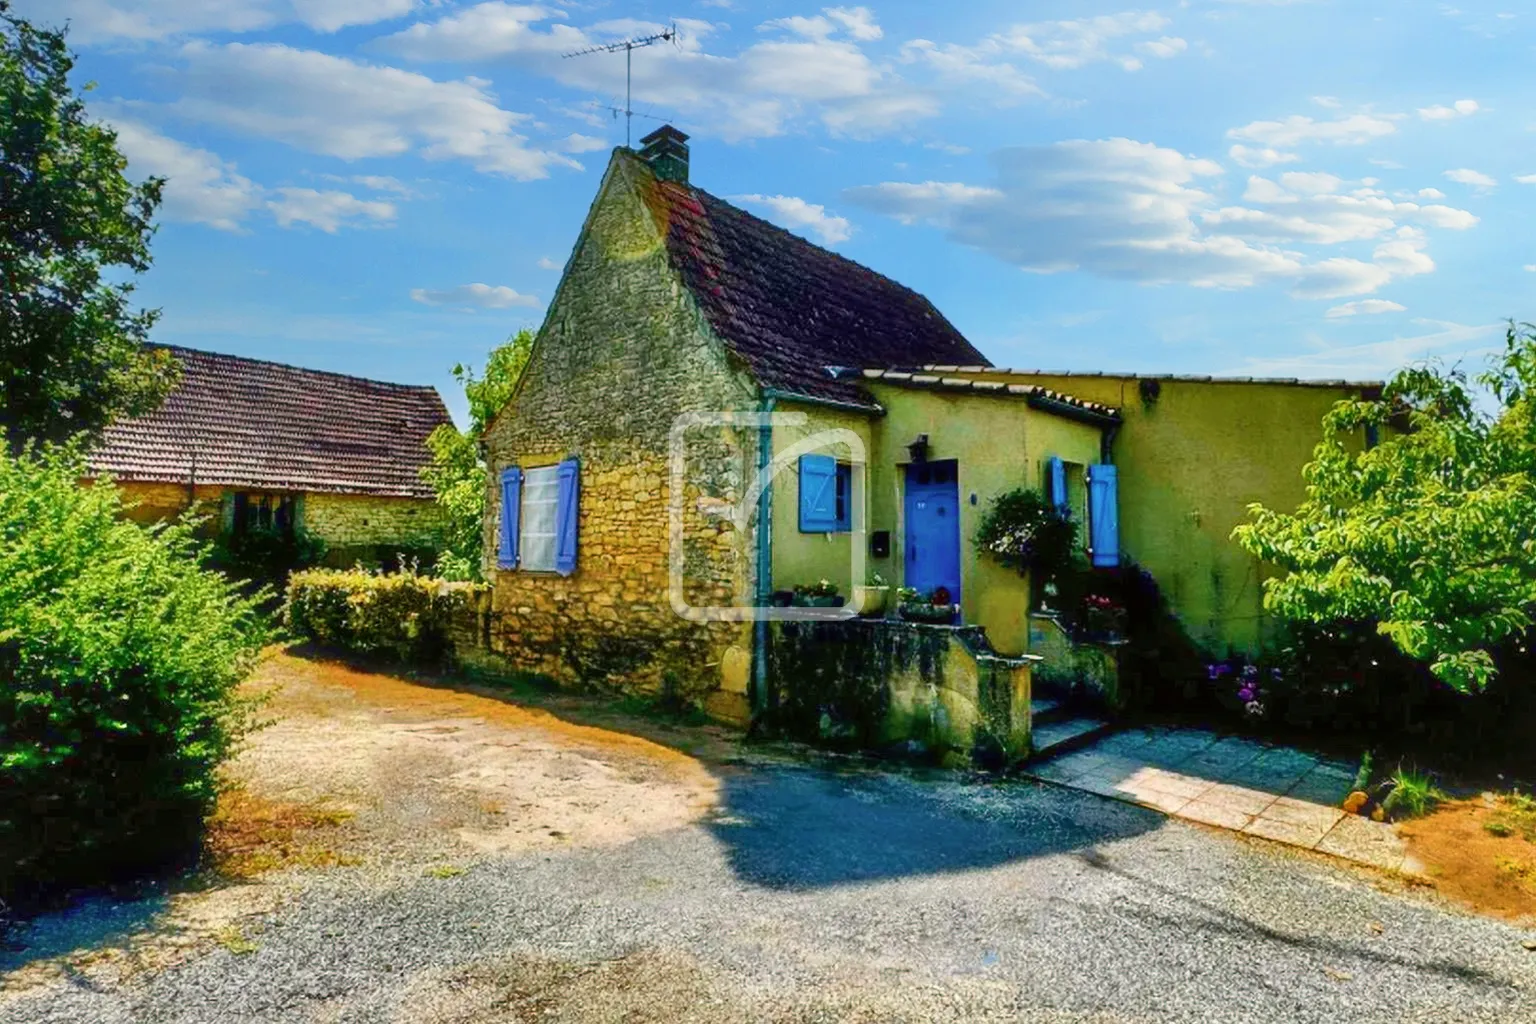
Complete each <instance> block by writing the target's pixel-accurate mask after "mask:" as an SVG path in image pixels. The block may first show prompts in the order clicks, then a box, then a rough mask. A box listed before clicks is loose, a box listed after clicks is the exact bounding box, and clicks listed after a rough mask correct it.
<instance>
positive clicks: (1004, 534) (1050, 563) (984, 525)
mask: <svg viewBox="0 0 1536 1024" xmlns="http://www.w3.org/2000/svg"><path fill="white" fill-rule="evenodd" d="M976 546H977V548H978V549H980V550H981V551H983V552H985V553H986V554H988V555H991V556H992V557H993V558H995V559H996V560H997V561H998V562H999V563H1001V564H1002V565H1006V566H1008V567H1009V568H1011V569H1015V570H1017V571H1018V572H1020V573H1026V572H1032V571H1033V572H1038V573H1040V575H1041V576H1042V577H1044V578H1045V579H1051V578H1054V577H1055V576H1057V575H1059V574H1061V573H1062V572H1063V571H1064V570H1066V569H1067V568H1069V567H1070V566H1071V565H1072V562H1073V559H1074V555H1075V553H1076V551H1077V524H1076V523H1074V522H1073V521H1072V520H1071V519H1070V518H1069V517H1068V516H1066V515H1064V514H1063V513H1062V511H1061V510H1060V509H1059V508H1057V507H1056V506H1055V505H1054V504H1052V503H1051V502H1049V501H1047V500H1046V499H1045V497H1044V496H1043V495H1041V494H1040V492H1038V491H1032V490H1028V489H1026V488H1019V489H1017V490H1012V491H1008V492H1007V493H1006V494H1000V495H998V496H997V498H996V499H995V500H994V501H993V502H992V507H991V508H989V509H988V510H987V513H986V515H985V516H983V517H982V520H981V526H980V527H979V528H978V529H977V531H976Z"/></svg>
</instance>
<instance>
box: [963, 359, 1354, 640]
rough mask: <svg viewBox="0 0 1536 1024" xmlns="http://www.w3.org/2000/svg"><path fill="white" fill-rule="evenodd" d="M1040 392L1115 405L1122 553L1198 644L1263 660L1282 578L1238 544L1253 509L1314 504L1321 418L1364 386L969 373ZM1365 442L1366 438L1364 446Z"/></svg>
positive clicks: (980, 377) (1115, 447)
mask: <svg viewBox="0 0 1536 1024" xmlns="http://www.w3.org/2000/svg"><path fill="white" fill-rule="evenodd" d="M963 376H967V377H971V378H974V379H990V380H1007V381H1011V382H1022V383H1037V384H1041V385H1043V386H1045V387H1048V388H1051V389H1053V390H1057V391H1061V392H1064V393H1066V394H1069V395H1072V396H1074V397H1076V398H1081V399H1087V400H1089V401H1094V402H1102V403H1104V404H1106V405H1111V406H1114V407H1116V408H1118V409H1120V411H1121V415H1122V416H1123V417H1124V421H1125V422H1124V425H1123V426H1122V428H1121V430H1120V432H1119V434H1118V436H1117V437H1116V439H1115V441H1114V447H1113V461H1114V462H1115V463H1116V464H1117V465H1118V466H1119V475H1120V538H1121V548H1122V550H1123V551H1124V552H1125V553H1126V554H1127V555H1129V556H1130V557H1131V558H1133V559H1135V560H1136V561H1137V562H1138V563H1140V564H1141V566H1142V567H1143V568H1145V569H1146V570H1147V571H1148V572H1150V573H1151V574H1152V575H1153V577H1154V578H1155V579H1156V580H1157V582H1158V585H1159V586H1160V587H1161V589H1162V591H1163V593H1164V594H1165V595H1167V597H1168V599H1169V602H1170V604H1171V605H1172V607H1173V609H1174V611H1175V612H1176V613H1177V614H1178V615H1179V617H1180V619H1181V620H1182V621H1183V623H1184V625H1185V628H1186V629H1188V630H1189V632H1190V635H1191V636H1192V637H1193V638H1194V639H1196V640H1197V641H1199V642H1201V643H1202V644H1204V645H1206V646H1207V647H1210V648H1211V649H1213V651H1216V652H1221V651H1223V650H1224V649H1225V648H1229V647H1230V648H1233V649H1236V650H1240V651H1249V652H1252V651H1255V650H1257V649H1258V648H1260V647H1261V646H1262V645H1263V643H1264V642H1265V640H1266V639H1267V638H1269V637H1270V636H1271V635H1272V629H1273V623H1272V622H1271V621H1270V620H1269V619H1268V617H1267V616H1266V615H1265V613H1264V609H1263V606H1262V598H1263V593H1262V581H1263V580H1264V578H1265V577H1266V576H1267V575H1270V574H1272V570H1271V569H1269V568H1268V567H1266V566H1264V565H1262V564H1261V563H1259V562H1258V561H1257V560H1256V559H1254V558H1252V557H1250V556H1249V555H1247V554H1246V553H1245V552H1243V551H1242V550H1241V549H1240V548H1238V546H1237V545H1236V544H1235V543H1233V541H1232V539H1231V538H1232V529H1233V527H1235V526H1237V525H1238V524H1239V523H1241V522H1244V521H1245V520H1246V518H1247V507H1248V505H1249V504H1250V503H1251V502H1262V503H1263V504H1265V505H1268V506H1270V507H1272V508H1281V509H1292V508H1295V507H1296V505H1297V504H1298V503H1299V502H1300V501H1302V500H1303V499H1304V497H1305V489H1304V485H1303V482H1302V479H1301V469H1302V467H1303V466H1304V465H1305V464H1306V463H1307V462H1308V461H1310V460H1311V458H1312V451H1313V449H1314V448H1315V447H1316V445H1317V443H1318V442H1319V441H1320V440H1321V439H1322V418H1323V414H1324V413H1326V412H1327V411H1328V410H1329V409H1330V408H1332V407H1333V405H1334V403H1335V402H1338V401H1340V400H1342V399H1345V398H1353V397H1358V396H1359V394H1360V387H1359V386H1353V387H1351V386H1344V385H1340V386H1319V385H1302V384H1285V383H1268V382H1245V381H1189V380H1176V379H1167V378H1162V379H1158V380H1157V394H1156V397H1155V398H1154V399H1151V400H1143V398H1142V389H1141V387H1140V379H1139V378H1136V377H1101V376H1091V375H1085V376H1078V375H1051V374H1001V373H990V374H989V373H967V374H964V375H963ZM1357 443H1359V444H1363V443H1364V437H1363V435H1362V437H1361V438H1359V439H1358V442H1357Z"/></svg>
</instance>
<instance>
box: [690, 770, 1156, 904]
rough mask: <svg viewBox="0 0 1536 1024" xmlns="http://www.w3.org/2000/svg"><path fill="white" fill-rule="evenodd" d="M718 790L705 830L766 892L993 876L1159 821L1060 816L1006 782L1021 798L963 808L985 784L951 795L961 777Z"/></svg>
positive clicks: (813, 775) (751, 779)
mask: <svg viewBox="0 0 1536 1024" xmlns="http://www.w3.org/2000/svg"><path fill="white" fill-rule="evenodd" d="M720 782H721V801H720V803H721V806H720V812H719V814H718V815H716V816H715V818H714V820H712V821H711V822H710V823H709V825H708V827H709V829H710V831H711V832H712V833H713V834H714V835H715V836H716V838H718V839H719V840H720V842H721V843H722V845H723V846H724V847H725V851H726V856H727V858H728V859H729V861H730V864H731V867H732V869H733V870H734V871H735V873H736V874H737V876H738V877H740V878H741V879H742V880H744V881H747V882H751V883H753V884H755V885H761V886H766V887H769V888H775V889H813V888H820V887H825V886H837V885H848V884H854V883H859V882H872V881H879V880H882V879H893V878H903V877H908V876H916V875H934V874H949V873H953V872H959V871H969V870H973V869H977V868H987V867H993V866H996V865H999V864H1004V863H1008V862H1012V861H1018V860H1023V859H1026V858H1029V857H1040V856H1046V855H1049V854H1056V853H1066V852H1071V851H1074V850H1082V849H1085V848H1088V847H1093V846H1096V845H1098V844H1100V843H1108V842H1114V841H1115V840H1117V839H1124V838H1128V837H1130V836H1134V835H1139V834H1141V833H1143V832H1148V831H1152V830H1154V829H1156V828H1159V827H1160V826H1161V825H1162V824H1163V821H1164V818H1163V817H1162V815H1160V814H1155V813H1153V812H1151V811H1144V810H1142V809H1140V808H1133V807H1125V806H1120V805H1107V806H1105V807H1104V808H1103V809H1102V813H1100V812H1099V809H1098V808H1096V807H1094V808H1091V811H1092V813H1090V814H1085V815H1078V816H1075V817H1063V816H1062V815H1060V814H1052V813H1049V812H1047V811H1045V810H1043V809H1042V808H1040V807H1039V806H1038V801H1037V800H1033V799H1028V798H1027V796H1028V794H1030V793H1031V791H1033V792H1035V793H1038V792H1039V791H1038V790H1036V789H1035V788H1034V787H1033V786H1028V787H1027V788H1026V787H1025V786H1020V785H1018V784H1013V783H998V784H997V785H999V786H1003V787H1006V790H1011V791H1013V793H1015V794H1017V795H1018V797H1019V799H1010V798H1008V797H1002V798H1001V799H985V798H986V797H988V796H992V795H993V794H986V793H977V794H976V797H977V799H975V800H969V799H966V798H965V797H964V796H961V795H959V794H964V793H965V792H966V791H967V790H970V789H973V788H975V789H983V788H985V787H987V786H989V785H991V784H989V783H980V784H978V785H977V786H975V787H971V786H959V785H957V784H956V783H957V782H958V779H955V778H950V779H945V778H942V777H936V778H933V779H930V780H929V784H926V785H925V784H924V782H923V780H922V779H920V778H914V777H912V776H910V775H907V774H903V773H899V772H898V773H894V774H892V775H891V776H889V777H886V778H882V777H880V776H878V775H876V776H873V777H871V776H868V775H865V776H854V777H849V776H846V775H839V774H836V773H833V772H829V771H826V770H817V769H815V768H809V767H808V768H770V769H761V770H757V771H746V772H741V773H730V774H726V775H723V776H722V777H721V779H720ZM957 791H958V793H957ZM997 795H998V796H1001V794H997ZM1000 805H1001V807H1002V809H1001V810H999V807H1000ZM984 808H987V809H986V810H984Z"/></svg>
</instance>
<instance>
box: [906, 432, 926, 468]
mask: <svg viewBox="0 0 1536 1024" xmlns="http://www.w3.org/2000/svg"><path fill="white" fill-rule="evenodd" d="M907 451H909V452H911V453H912V461H913V462H927V461H928V435H927V434H918V435H917V440H916V441H913V442H912V443H911V444H909V445H907Z"/></svg>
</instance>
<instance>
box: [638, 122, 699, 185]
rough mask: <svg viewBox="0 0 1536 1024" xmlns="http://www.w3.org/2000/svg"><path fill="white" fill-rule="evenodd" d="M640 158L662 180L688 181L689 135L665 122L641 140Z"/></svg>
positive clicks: (684, 182) (685, 182)
mask: <svg viewBox="0 0 1536 1024" xmlns="http://www.w3.org/2000/svg"><path fill="white" fill-rule="evenodd" d="M640 159H641V160H644V161H645V162H646V163H648V164H650V165H651V170H653V171H655V172H656V177H658V178H660V179H661V180H662V181H680V182H682V183H683V184H685V185H686V184H687V183H688V136H686V135H684V134H683V133H682V132H680V131H678V130H677V129H676V128H673V127H672V126H671V125H669V124H664V125H662V126H661V127H660V128H657V129H656V130H655V131H653V132H651V134H649V135H647V136H646V137H645V138H643V139H641V140H640Z"/></svg>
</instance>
